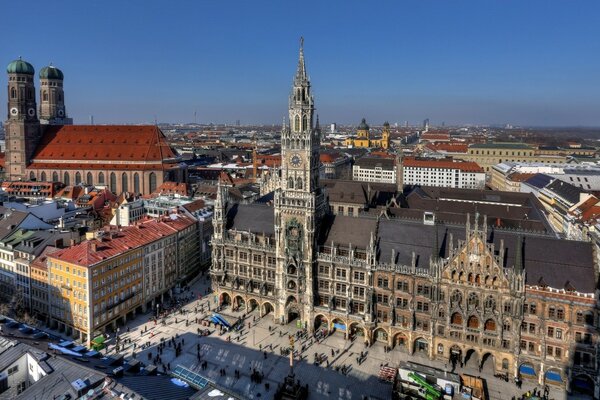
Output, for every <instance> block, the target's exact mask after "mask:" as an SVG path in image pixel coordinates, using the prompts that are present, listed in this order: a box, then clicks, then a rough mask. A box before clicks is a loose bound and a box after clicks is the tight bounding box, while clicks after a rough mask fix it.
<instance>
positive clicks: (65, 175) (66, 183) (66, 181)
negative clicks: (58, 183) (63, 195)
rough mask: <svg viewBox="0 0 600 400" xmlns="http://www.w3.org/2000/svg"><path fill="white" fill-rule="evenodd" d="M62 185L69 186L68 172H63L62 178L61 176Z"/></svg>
mask: <svg viewBox="0 0 600 400" xmlns="http://www.w3.org/2000/svg"><path fill="white" fill-rule="evenodd" d="M63 183H64V184H65V185H66V186H69V185H70V184H71V177H70V176H69V173H68V172H65V174H64V176H63Z"/></svg>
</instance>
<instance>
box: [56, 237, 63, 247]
mask: <svg viewBox="0 0 600 400" xmlns="http://www.w3.org/2000/svg"><path fill="white" fill-rule="evenodd" d="M63 246H64V244H63V239H62V238H60V239H56V240H55V241H54V247H58V248H61V247H63Z"/></svg>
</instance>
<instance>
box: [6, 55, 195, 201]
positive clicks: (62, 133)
mask: <svg viewBox="0 0 600 400" xmlns="http://www.w3.org/2000/svg"><path fill="white" fill-rule="evenodd" d="M7 73H8V116H7V120H6V123H5V131H6V134H5V142H6V151H5V160H4V165H5V180H9V181H39V182H62V183H64V184H65V185H67V186H68V185H77V184H88V185H95V186H106V187H108V188H109V189H110V190H111V191H112V192H113V193H116V194H119V193H121V192H124V191H127V192H134V193H141V194H150V193H152V192H154V191H155V190H156V188H158V187H159V186H160V185H162V183H163V182H166V181H174V182H183V181H185V180H186V168H185V166H183V165H182V164H180V162H179V161H180V160H179V159H178V157H177V155H176V154H175V152H174V151H173V150H172V149H171V147H170V146H169V144H168V143H167V141H166V138H165V136H164V134H163V133H162V132H161V130H160V129H159V128H158V127H156V126H143V125H72V120H71V119H70V118H68V117H67V112H66V107H65V97H64V89H63V81H64V75H63V73H62V71H60V70H59V69H58V68H56V67H54V66H48V67H44V68H42V70H41V71H40V74H39V78H40V93H39V99H40V107H39V109H38V107H37V101H36V90H35V84H34V74H35V71H34V68H33V66H32V65H31V64H29V63H28V62H26V61H23V60H21V59H19V60H15V61H13V62H11V63H10V64H9V65H8V67H7Z"/></svg>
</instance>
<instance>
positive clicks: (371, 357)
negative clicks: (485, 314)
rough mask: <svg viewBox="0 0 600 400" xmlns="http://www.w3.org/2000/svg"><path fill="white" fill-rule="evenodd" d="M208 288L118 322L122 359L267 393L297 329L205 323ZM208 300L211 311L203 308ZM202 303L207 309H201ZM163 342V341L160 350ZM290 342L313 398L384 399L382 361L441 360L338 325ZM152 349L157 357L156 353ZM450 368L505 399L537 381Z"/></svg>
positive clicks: (254, 394)
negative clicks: (346, 332)
mask: <svg viewBox="0 0 600 400" xmlns="http://www.w3.org/2000/svg"><path fill="white" fill-rule="evenodd" d="M208 288H209V282H208V279H206V278H205V277H201V278H200V279H199V280H198V281H196V283H194V284H193V285H192V287H191V288H190V290H188V291H186V292H183V293H181V294H180V295H179V298H181V299H188V300H187V301H183V302H182V303H183V304H184V305H183V309H185V310H187V312H186V313H184V314H182V313H179V312H172V313H171V314H169V315H168V316H167V317H166V320H165V324H164V325H163V323H162V321H161V320H159V321H158V323H155V322H154V321H153V317H154V315H153V314H152V313H148V314H145V315H138V316H137V317H136V318H135V319H134V320H131V321H128V323H127V325H126V326H125V327H120V328H119V336H120V343H121V349H120V353H121V354H124V355H125V357H126V359H129V358H131V357H132V355H133V353H135V357H136V358H137V359H138V360H140V361H142V362H144V363H153V364H156V365H157V366H158V367H159V371H160V372H162V371H163V367H162V365H163V364H164V365H165V368H167V369H168V368H169V366H170V368H171V370H173V369H175V367H176V366H177V365H183V366H184V367H186V368H188V369H190V370H193V371H195V372H197V373H199V374H201V375H203V376H205V377H207V378H208V379H210V380H212V381H214V382H216V383H217V384H219V385H222V386H224V387H226V388H229V389H231V390H233V391H235V392H237V393H240V394H242V395H243V396H245V397H247V398H248V399H271V398H272V397H273V394H274V392H275V389H276V388H277V385H278V384H279V383H280V382H282V381H283V378H284V377H285V376H286V375H287V374H288V373H289V371H290V366H289V365H290V359H289V356H285V355H283V354H282V353H281V352H282V349H285V348H288V347H289V346H290V340H289V335H296V333H297V332H298V331H299V329H298V328H296V326H295V324H294V323H291V324H288V325H279V324H276V323H275V322H274V321H273V317H272V315H266V316H264V317H263V318H260V317H259V315H258V311H256V312H253V313H250V314H248V315H246V318H245V322H244V328H243V329H242V330H241V331H240V332H226V333H223V334H219V329H218V328H215V327H214V325H212V326H211V327H206V326H202V325H200V324H197V323H196V322H195V321H196V319H198V320H201V319H203V318H204V317H207V316H210V315H211V314H212V312H213V311H214V309H215V307H216V299H215V298H214V296H213V295H211V294H210V293H207V290H209V289H208ZM198 294H200V295H202V298H201V299H198ZM209 306H210V309H211V311H208V307H209ZM202 308H204V312H201V311H200V310H201V309H202ZM219 313H220V314H221V315H224V316H231V317H234V318H238V317H241V316H242V315H243V314H242V313H241V312H233V311H232V310H231V308H230V307H229V308H227V309H223V310H220V311H219ZM248 324H250V327H249V326H248ZM207 328H208V329H209V330H210V331H211V334H210V335H209V336H199V335H198V334H197V332H198V329H207ZM172 339H175V343H176V344H177V345H181V350H180V351H179V355H178V356H176V350H175V346H173V345H172V344H170V345H169V342H170V341H171V340H172ZM160 343H164V345H163V346H162V347H163V348H162V353H161V354H159V344H160ZM114 345H115V341H114V337H113V338H111V340H109V348H108V352H107V354H108V355H111V354H114V352H115V346H114ZM303 347H304V350H303V351H302V348H303ZM295 349H296V350H299V353H300V354H299V356H297V357H296V358H295V360H294V372H295V374H296V377H297V378H298V379H299V380H300V382H301V383H302V384H307V385H308V388H309V393H310V398H312V399H332V400H333V399H335V400H354V399H357V400H362V399H365V398H368V399H382V400H383V399H389V398H391V393H392V385H391V384H390V383H386V382H383V381H380V380H379V379H378V373H379V368H380V367H381V366H382V365H389V366H392V367H395V366H397V365H398V363H399V362H400V361H407V360H410V361H414V362H417V363H420V364H424V365H428V366H432V367H436V368H440V369H444V368H445V367H446V366H445V365H443V364H441V363H440V362H437V361H430V360H429V359H428V358H427V357H424V356H419V355H412V356H411V355H409V354H407V353H404V352H401V351H399V350H392V351H389V352H386V351H385V348H384V345H383V344H381V343H375V344H373V346H371V347H368V348H366V347H365V345H364V343H363V342H362V341H361V340H360V338H358V339H357V340H355V341H354V342H351V341H348V340H345V339H344V337H343V334H342V333H334V334H332V335H330V336H329V337H327V338H325V339H324V340H322V341H321V342H320V343H317V342H316V340H315V339H314V338H313V337H312V336H310V335H308V337H307V338H306V339H300V340H298V341H296V342H295ZM365 351H366V352H367V353H368V354H367V357H366V360H365V361H363V362H362V363H361V364H360V365H359V364H358V362H357V356H358V355H359V354H360V352H365ZM315 353H316V354H318V355H319V356H321V357H322V358H323V362H322V363H321V364H320V365H319V366H317V365H315V363H314V360H315ZM157 356H159V357H160V361H158V360H156V357H157ZM300 357H301V359H300ZM157 361H158V362H157ZM202 364H205V366H204V367H203V365H202ZM342 367H345V368H344V369H345V374H343V373H342V372H341V369H342ZM222 370H224V371H222ZM455 372H456V373H466V374H470V375H474V376H481V377H482V378H484V379H486V382H487V387H488V393H489V396H490V398H491V399H495V400H507V399H508V400H509V399H511V397H512V396H515V397H516V398H519V396H520V395H521V394H522V393H525V392H526V391H528V390H532V389H534V388H536V387H537V388H538V389H540V387H539V386H537V385H536V384H535V383H533V382H528V381H525V382H524V383H523V386H522V388H521V390H518V389H517V388H516V386H515V384H514V383H513V382H512V381H509V382H504V381H502V380H499V379H498V378H495V377H494V376H493V375H491V372H490V371H486V370H484V371H482V372H481V373H480V372H479V371H478V369H477V367H476V366H471V365H469V364H467V365H465V367H464V368H458V369H457V370H456V371H455ZM253 373H254V374H255V376H256V375H257V374H258V375H261V376H262V379H261V380H260V383H258V382H257V379H252V375H253ZM267 386H268V389H267ZM550 398H551V399H555V400H563V399H567V398H568V399H579V398H582V399H583V398H587V397H572V396H567V395H566V394H565V393H564V392H563V391H562V390H558V389H557V388H551V391H550Z"/></svg>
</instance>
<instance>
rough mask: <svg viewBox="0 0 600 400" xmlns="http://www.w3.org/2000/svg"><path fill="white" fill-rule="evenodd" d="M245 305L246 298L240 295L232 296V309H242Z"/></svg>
mask: <svg viewBox="0 0 600 400" xmlns="http://www.w3.org/2000/svg"><path fill="white" fill-rule="evenodd" d="M244 307H246V300H244V298H243V297H242V296H240V295H237V296H235V297H234V298H233V311H243V310H244Z"/></svg>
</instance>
